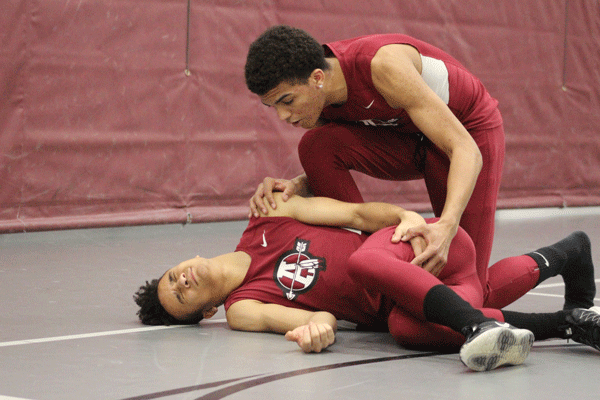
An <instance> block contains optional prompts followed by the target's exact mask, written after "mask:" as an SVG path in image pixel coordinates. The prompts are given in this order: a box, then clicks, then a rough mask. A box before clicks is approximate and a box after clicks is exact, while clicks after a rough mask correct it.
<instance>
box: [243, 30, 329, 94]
mask: <svg viewBox="0 0 600 400" xmlns="http://www.w3.org/2000/svg"><path fill="white" fill-rule="evenodd" d="M317 68H320V69H322V70H327V69H328V68H329V65H328V64H327V62H326V61H325V52H324V50H323V46H321V44H320V43H319V42H317V41H316V40H315V39H314V38H313V37H312V36H310V35H309V34H308V33H306V32H305V31H303V30H302V29H298V28H293V27H290V26H287V25H277V26H273V27H271V28H269V29H267V30H266V31H265V32H264V33H263V34H262V35H260V36H259V37H258V39H256V40H255V41H254V42H253V43H252V44H251V45H250V49H249V50H248V56H247V58H246V66H245V76H246V86H248V89H250V91H251V92H252V93H255V94H257V95H259V96H262V95H264V94H265V93H267V92H269V91H270V90H272V89H274V88H275V87H277V86H278V85H279V84H280V83H282V82H288V83H293V84H298V83H306V82H307V81H308V78H309V77H310V74H311V73H312V72H313V71H314V70H315V69H317Z"/></svg>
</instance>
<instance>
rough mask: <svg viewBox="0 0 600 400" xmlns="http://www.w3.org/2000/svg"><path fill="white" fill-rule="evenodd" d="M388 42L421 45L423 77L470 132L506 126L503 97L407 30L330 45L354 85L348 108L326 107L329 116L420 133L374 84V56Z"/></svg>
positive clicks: (328, 48) (324, 114) (327, 47)
mask: <svg viewBox="0 0 600 400" xmlns="http://www.w3.org/2000/svg"><path fill="white" fill-rule="evenodd" d="M388 44H408V45H411V46H413V47H414V48H416V49H417V51H418V52H419V53H420V54H421V60H422V64H423V71H422V73H421V76H422V77H423V80H424V81H425V83H427V85H428V86H429V87H430V88H431V89H432V90H433V91H434V92H435V93H436V94H437V95H438V96H439V97H440V98H441V99H442V100H443V101H444V102H445V103H446V104H447V105H448V107H449V108H450V110H451V111H452V112H453V113H454V115H455V116H456V117H457V118H458V120H459V121H460V122H461V123H462V124H463V125H464V127H465V128H466V129H467V130H472V129H489V128H495V127H497V126H500V125H501V124H502V118H501V117H500V114H499V113H498V112H497V106H498V102H497V100H495V99H494V98H492V97H491V96H490V95H489V93H488V92H487V90H486V89H485V87H484V86H483V84H482V83H481V82H480V81H479V79H477V78H476V77H475V76H474V75H473V74H471V73H470V72H469V71H468V70H467V69H466V68H465V67H464V66H462V65H461V64H460V63H459V62H458V61H457V60H455V59H454V58H453V57H452V56H450V55H448V54H446V53H445V52H444V51H442V50H440V49H438V48H437V47H435V46H432V45H430V44H428V43H425V42H422V41H420V40H417V39H414V38H412V37H410V36H406V35H401V34H383V35H370V36H362V37H358V38H354V39H347V40H342V41H339V42H333V43H328V44H325V45H324V47H325V52H326V55H334V56H335V57H336V58H337V59H338V60H339V62H340V65H341V68H342V71H343V73H344V78H345V80H346V84H347V86H348V100H347V102H346V103H345V104H343V105H342V106H329V107H326V108H325V109H324V110H323V112H322V114H321V116H322V117H323V118H325V119H327V120H331V121H362V122H363V123H364V124H366V125H374V126H397V127H399V128H401V129H403V131H406V132H418V129H417V128H416V127H415V126H414V124H413V123H412V121H411V120H410V118H409V116H408V114H407V113H406V111H404V110H402V109H394V108H392V107H390V106H389V105H388V104H387V103H386V101H385V99H384V98H383V97H382V96H381V95H380V94H379V92H378V91H377V90H376V89H375V87H374V85H373V80H372V77H371V60H372V59H373V57H374V56H375V53H377V51H378V50H379V49H380V48H381V47H382V46H385V45H388Z"/></svg>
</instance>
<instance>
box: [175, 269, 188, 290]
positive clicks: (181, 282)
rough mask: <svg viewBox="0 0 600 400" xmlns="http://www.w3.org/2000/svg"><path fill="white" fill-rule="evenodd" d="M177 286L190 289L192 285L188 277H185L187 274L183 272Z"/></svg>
mask: <svg viewBox="0 0 600 400" xmlns="http://www.w3.org/2000/svg"><path fill="white" fill-rule="evenodd" d="M177 284H178V285H179V286H183V287H186V288H187V287H190V283H189V281H188V278H187V276H185V272H182V273H181V275H179V279H177Z"/></svg>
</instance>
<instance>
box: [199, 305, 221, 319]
mask: <svg viewBox="0 0 600 400" xmlns="http://www.w3.org/2000/svg"><path fill="white" fill-rule="evenodd" d="M217 311H219V310H218V309H217V307H213V308H211V309H210V310H208V311H202V316H203V317H204V319H209V318H211V317H212V316H213V315H215V314H216V313H217Z"/></svg>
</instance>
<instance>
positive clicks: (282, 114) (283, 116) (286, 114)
mask: <svg viewBox="0 0 600 400" xmlns="http://www.w3.org/2000/svg"><path fill="white" fill-rule="evenodd" d="M277 116H278V117H279V119H280V120H282V121H287V120H288V119H289V118H290V117H291V116H292V113H291V112H290V111H288V110H285V109H284V108H283V107H277Z"/></svg>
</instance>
